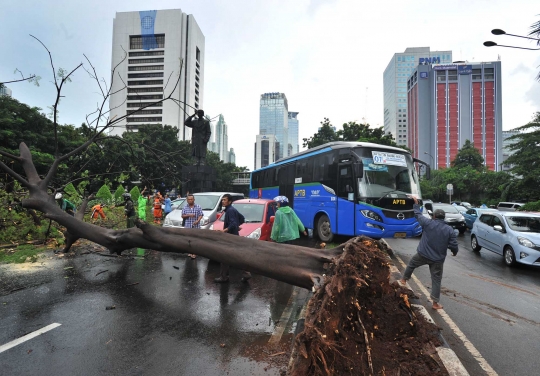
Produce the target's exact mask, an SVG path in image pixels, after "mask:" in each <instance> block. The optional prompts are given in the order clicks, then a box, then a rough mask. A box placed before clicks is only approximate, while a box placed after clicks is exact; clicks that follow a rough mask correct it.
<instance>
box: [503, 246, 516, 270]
mask: <svg viewBox="0 0 540 376" xmlns="http://www.w3.org/2000/svg"><path fill="white" fill-rule="evenodd" d="M503 257H504V263H505V264H506V265H508V266H514V265H515V264H516V255H515V253H514V250H513V249H512V247H510V246H509V245H507V246H506V247H504V252H503Z"/></svg>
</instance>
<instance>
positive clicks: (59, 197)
mask: <svg viewBox="0 0 540 376" xmlns="http://www.w3.org/2000/svg"><path fill="white" fill-rule="evenodd" d="M62 197H63V196H62V194H61V193H57V194H56V195H54V199H55V200H60V199H61V198H62Z"/></svg>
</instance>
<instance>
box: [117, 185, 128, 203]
mask: <svg viewBox="0 0 540 376" xmlns="http://www.w3.org/2000/svg"><path fill="white" fill-rule="evenodd" d="M124 193H126V190H125V189H124V187H122V185H119V186H118V188H116V191H115V192H114V201H115V202H122V201H124V200H123V199H122V195H123V194H124Z"/></svg>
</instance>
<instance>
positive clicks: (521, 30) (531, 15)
mask: <svg viewBox="0 0 540 376" xmlns="http://www.w3.org/2000/svg"><path fill="white" fill-rule="evenodd" d="M1 1H2V7H1V9H2V10H1V12H0V35H1V36H2V37H1V43H0V46H1V51H2V54H1V57H0V81H9V80H10V79H16V78H17V76H16V75H14V74H13V71H14V70H15V69H16V68H18V69H20V70H21V71H23V72H24V73H25V74H30V73H33V74H37V75H40V76H41V77H42V81H41V86H40V87H35V86H33V85H31V84H29V83H17V84H11V85H8V87H9V88H11V89H12V90H13V96H14V97H15V98H16V99H18V100H20V101H21V102H24V103H26V104H28V105H31V106H37V107H41V108H43V109H44V110H46V108H47V106H51V105H52V104H53V102H54V94H55V92H54V88H53V87H52V85H51V84H50V80H51V71H50V65H49V59H48V56H47V53H46V51H45V50H44V49H43V47H42V46H41V45H40V44H39V43H38V42H37V41H35V40H34V39H33V38H31V37H30V36H29V34H32V35H35V36H36V37H38V38H40V39H41V40H42V41H43V42H44V43H45V44H46V45H47V47H48V48H49V49H50V50H51V52H52V54H53V59H54V61H55V64H56V66H57V67H62V68H65V69H68V70H70V69H72V68H74V67H75V66H77V64H78V63H80V62H83V61H84V57H83V54H86V55H87V56H88V57H89V59H90V60H91V61H92V63H93V64H94V66H95V67H96V69H97V71H98V72H99V74H100V75H101V76H103V77H105V78H108V77H109V75H110V69H111V66H110V64H111V41H112V22H113V18H114V16H115V12H124V11H139V10H148V9H173V8H180V9H182V11H183V12H185V13H188V14H192V15H193V16H194V17H195V19H196V20H197V23H198V24H199V26H200V28H201V30H202V32H203V34H204V35H205V38H206V61H205V93H204V109H205V111H206V112H207V114H209V115H211V116H215V115H218V114H220V113H222V114H223V115H224V117H225V120H226V122H227V124H228V125H229V147H233V148H234V149H235V152H236V157H237V164H238V165H241V166H247V167H248V168H249V169H253V143H254V142H255V135H256V134H257V133H258V126H259V98H260V94H262V93H266V92H283V93H285V94H286V95H287V98H288V101H289V110H290V111H298V112H299V113H300V114H299V115H298V118H299V121H300V140H301V139H302V138H304V137H309V136H311V135H313V133H315V132H316V131H317V127H318V126H319V123H320V121H322V120H323V118H324V117H328V118H330V120H331V121H332V123H333V124H334V125H337V126H338V127H339V126H341V124H343V123H344V122H347V121H353V120H356V121H362V119H363V118H366V119H367V121H368V122H369V123H370V124H372V125H373V126H381V125H382V124H383V71H384V69H385V68H386V65H387V64H388V62H389V60H390V59H391V58H392V55H393V54H394V53H396V52H403V51H404V50H405V48H407V47H427V46H429V47H431V49H432V50H452V51H453V58H454V60H468V61H475V62H479V61H491V60H497V59H498V56H500V59H501V61H502V68H503V73H502V90H503V99H502V104H503V129H504V130H507V129H512V128H515V127H517V126H520V125H523V124H525V123H527V122H528V121H529V120H530V119H531V117H532V115H533V113H534V112H535V111H540V83H538V82H537V81H535V77H536V74H537V72H538V71H539V70H540V67H539V66H540V52H534V51H525V50H517V49H508V48H497V47H492V48H487V47H484V46H483V45H482V43H483V42H484V41H486V40H493V41H495V42H498V43H500V44H513V45H520V46H525V47H534V44H533V42H529V41H526V40H520V39H518V38H512V37H508V36H499V37H497V36H494V35H491V33H490V30H491V29H494V28H501V29H503V30H505V31H506V32H508V33H513V34H520V35H526V34H527V33H528V32H529V27H530V25H531V24H533V23H534V22H536V21H538V20H540V15H539V14H540V7H537V6H536V7H535V6H534V4H535V2H534V1H532V0H514V1H512V2H510V1H498V0H474V1H470V0H467V1H462V0H454V1H449V2H435V1H428V0H414V1H407V0H385V1H377V2H375V1H370V2H367V1H358V0H288V1H282V0H272V1H252V0H245V1H237V0H229V1H218V0H208V1H206V0H193V1H192V0H189V1H165V0H162V1H156V0H154V1H152V2H149V1H138V0H129V1H128V0H115V1H101V0H99V1H98V0H93V1H92V0H85V1H80V0H54V1H37V0H34V1H30V0H1ZM536 4H537V5H538V3H536ZM149 7H150V8H149ZM64 94H65V96H66V98H65V99H64V100H63V101H62V103H61V107H60V122H61V123H68V124H75V125H77V126H78V125H80V124H81V123H82V122H84V121H85V115H86V114H87V113H89V112H91V111H93V110H94V109H95V108H96V107H95V106H96V104H97V103H98V101H99V96H98V95H97V87H96V86H95V83H93V82H92V81H91V80H90V79H89V78H88V75H87V74H86V73H85V72H84V71H83V70H81V71H78V72H77V73H76V74H75V76H74V77H73V82H72V83H70V84H69V85H68V87H67V89H66V91H65V93H64ZM45 112H46V111H45ZM300 143H301V142H300ZM300 147H301V145H300Z"/></svg>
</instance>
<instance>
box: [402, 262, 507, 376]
mask: <svg viewBox="0 0 540 376" xmlns="http://www.w3.org/2000/svg"><path fill="white" fill-rule="evenodd" d="M394 255H395V256H396V258H397V260H398V261H399V263H400V264H401V265H402V266H403V267H404V268H406V267H407V265H405V263H404V262H403V260H402V259H401V258H400V257H399V256H398V255H397V254H396V253H394ZM412 279H413V280H414V282H415V283H416V284H417V285H418V287H419V288H420V290H421V291H422V293H423V294H424V295H425V296H426V297H427V298H428V299H429V297H430V293H429V291H428V290H427V289H426V288H425V287H424V285H423V284H422V282H420V280H419V279H418V278H416V276H415V275H414V274H413V276H412ZM437 312H438V313H439V314H440V315H441V317H442V318H443V320H444V321H445V322H446V323H447V324H448V326H449V327H450V329H452V330H453V331H454V333H456V335H457V336H458V337H459V339H460V340H461V341H462V342H463V344H464V345H465V348H466V349H467V350H469V352H470V353H471V355H472V356H473V357H474V358H475V359H476V360H477V361H478V363H479V364H480V367H482V369H483V370H484V371H486V373H487V374H488V375H490V376H497V372H495V370H494V369H493V368H491V366H490V365H489V363H488V362H487V361H486V360H485V359H484V358H483V357H482V355H481V354H480V352H479V351H478V350H477V349H476V347H474V345H473V344H472V343H471V341H469V340H468V339H467V337H466V336H465V334H464V333H463V332H462V331H461V329H459V327H458V326H457V325H456V323H455V322H454V320H452V319H451V318H450V316H448V314H447V313H446V312H445V311H444V309H439V310H437Z"/></svg>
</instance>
